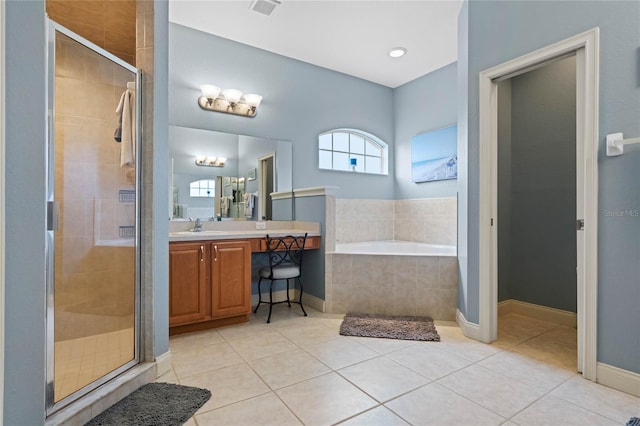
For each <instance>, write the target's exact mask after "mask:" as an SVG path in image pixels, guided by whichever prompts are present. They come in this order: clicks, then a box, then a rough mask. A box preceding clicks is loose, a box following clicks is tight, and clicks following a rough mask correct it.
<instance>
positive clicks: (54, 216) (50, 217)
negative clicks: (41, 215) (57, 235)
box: [47, 201, 60, 231]
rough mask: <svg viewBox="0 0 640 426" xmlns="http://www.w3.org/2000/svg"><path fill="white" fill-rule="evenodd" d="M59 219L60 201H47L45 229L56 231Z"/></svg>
mask: <svg viewBox="0 0 640 426" xmlns="http://www.w3.org/2000/svg"><path fill="white" fill-rule="evenodd" d="M59 219H60V203H58V202H57V201H47V231H57V230H58V228H59V222H60V221H59Z"/></svg>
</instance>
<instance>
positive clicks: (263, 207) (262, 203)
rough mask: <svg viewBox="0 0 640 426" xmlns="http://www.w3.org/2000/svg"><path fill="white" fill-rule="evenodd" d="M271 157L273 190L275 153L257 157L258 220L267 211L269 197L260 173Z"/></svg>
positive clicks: (274, 189)
mask: <svg viewBox="0 0 640 426" xmlns="http://www.w3.org/2000/svg"><path fill="white" fill-rule="evenodd" d="M270 158H271V159H273V161H272V167H271V174H272V176H273V192H275V191H276V190H277V189H276V153H275V152H270V153H269V154H265V155H263V156H262V157H260V158H258V194H260V197H259V198H258V207H259V208H258V220H259V221H261V220H265V219H263V218H262V217H263V216H264V215H265V214H266V212H267V197H271V194H270V193H269V192H268V191H267V188H266V182H265V179H264V178H263V177H262V174H263V173H264V171H265V168H267V167H268V164H269V159H270Z"/></svg>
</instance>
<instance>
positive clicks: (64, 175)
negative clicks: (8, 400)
mask: <svg viewBox="0 0 640 426" xmlns="http://www.w3.org/2000/svg"><path fill="white" fill-rule="evenodd" d="M49 49H50V50H49V52H50V57H49V74H50V76H49V77H50V80H49V81H50V84H49V90H50V93H49V99H50V101H49V104H50V105H49V107H50V132H49V133H50V141H49V166H50V169H49V200H48V211H49V219H48V247H47V248H48V251H49V264H48V271H47V275H48V279H47V290H48V297H47V339H48V342H47V348H48V349H47V350H48V353H47V407H48V412H49V413H51V412H53V411H55V410H57V409H58V408H61V407H62V406H64V405H66V404H68V403H69V402H72V401H73V400H75V399H77V398H79V397H80V396H82V395H84V394H86V393H88V392H90V391H91V390H92V389H94V388H96V387H97V386H99V385H100V384H102V383H104V382H105V381H106V380H108V379H110V378H112V377H115V376H116V375H118V374H120V373H121V372H122V371H124V370H126V369H128V368H130V367H131V366H133V365H135V364H136V363H137V357H138V353H137V352H138V351H137V348H138V344H137V342H138V337H137V336H138V310H139V309H138V308H137V307H138V299H139V291H138V287H139V279H138V275H139V273H138V270H139V267H138V263H139V256H138V252H139V250H138V240H139V238H138V222H139V221H138V216H139V215H138V192H139V191H138V186H139V185H138V170H137V169H138V168H137V167H136V158H137V155H136V151H137V149H136V143H135V142H136V140H135V139H136V133H137V132H136V129H137V128H138V126H137V124H136V123H137V120H136V116H137V111H138V106H137V105H138V103H137V98H138V96H136V87H139V81H138V80H139V74H138V72H137V70H136V69H135V68H134V67H132V66H131V65H129V64H126V63H125V62H123V61H121V60H120V59H118V58H116V57H115V56H113V55H111V54H109V53H108V52H106V51H104V50H102V49H100V48H98V47H96V46H95V45H92V44H91V43H89V42H87V41H86V40H84V39H82V38H80V37H78V36H76V35H75V34H73V33H71V32H70V31H68V30H66V29H64V28H62V27H60V26H58V25H57V24H53V23H51V31H50V40H49ZM117 139H118V140H119V141H117Z"/></svg>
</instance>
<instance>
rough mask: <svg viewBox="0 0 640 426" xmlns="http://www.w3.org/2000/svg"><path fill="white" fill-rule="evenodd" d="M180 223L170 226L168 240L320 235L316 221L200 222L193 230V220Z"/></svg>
mask: <svg viewBox="0 0 640 426" xmlns="http://www.w3.org/2000/svg"><path fill="white" fill-rule="evenodd" d="M178 223H179V224H181V225H179V226H178V225H175V226H170V228H169V242H177V241H205V240H231V239H249V238H265V236H266V235H267V234H268V235H269V236H273V237H284V236H287V235H294V236H295V235H304V233H305V232H306V233H307V234H308V236H310V237H311V236H320V235H321V232H320V224H319V223H318V222H301V221H267V222H251V221H237V222H236V221H233V222H202V225H203V230H202V231H198V232H194V231H190V230H189V229H191V228H193V222H178ZM257 223H265V224H266V229H256V224H257Z"/></svg>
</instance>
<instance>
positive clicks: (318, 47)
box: [169, 0, 462, 88]
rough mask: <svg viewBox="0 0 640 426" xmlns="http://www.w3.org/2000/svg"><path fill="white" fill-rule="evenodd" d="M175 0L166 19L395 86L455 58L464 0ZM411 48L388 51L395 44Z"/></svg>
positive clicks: (395, 45)
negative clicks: (260, 1)
mask: <svg viewBox="0 0 640 426" xmlns="http://www.w3.org/2000/svg"><path fill="white" fill-rule="evenodd" d="M250 5H251V0H232V1H228V0H227V1H220V0H208V1H206V0H200V1H195V0H170V2H169V20H170V21H171V22H175V23H178V24H181V25H185V26H188V27H191V28H195V29H197V30H200V31H205V32H208V33H211V34H215V35H217V36H220V37H224V38H227V39H230V40H235V41H238V42H240V43H244V44H248V45H251V46H255V47H258V48H261V49H264V50H268V51H271V52H274V53H278V54H280V55H283V56H287V57H290V58H294V59H297V60H300V61H304V62H308V63H310V64H314V65H318V66H321V67H325V68H329V69H332V70H335V71H339V72H343V73H345V74H349V75H353V76H356V77H360V78H363V79H365V80H369V81H372V82H375V83H379V84H382V85H384V86H388V87H392V88H394V87H397V86H400V85H402V84H404V83H407V82H409V81H411V80H414V79H415V78H417V77H420V76H422V75H424V74H427V73H429V72H431V71H434V70H436V69H438V68H441V67H443V66H445V65H447V64H450V63H452V62H455V61H456V60H457V43H458V42H457V40H458V37H457V29H458V13H459V12H460V8H461V6H462V0H445V1H432V0H413V1H395V0H386V1H370V0H359V1H353V0H324V1H316V0H282V4H281V5H279V6H278V7H276V9H275V11H274V12H273V13H272V14H271V16H265V15H263V14H260V13H257V12H254V11H252V10H250V9H249V6H250ZM398 46H401V47H405V48H406V49H407V50H408V53H407V54H406V55H405V56H403V57H401V58H397V59H394V58H391V57H389V56H388V51H389V50H390V49H391V48H392V47H398Z"/></svg>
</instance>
